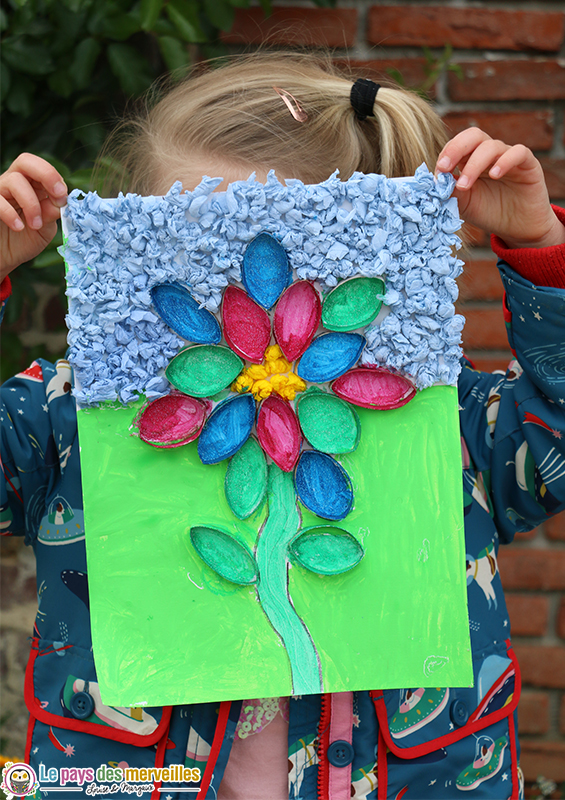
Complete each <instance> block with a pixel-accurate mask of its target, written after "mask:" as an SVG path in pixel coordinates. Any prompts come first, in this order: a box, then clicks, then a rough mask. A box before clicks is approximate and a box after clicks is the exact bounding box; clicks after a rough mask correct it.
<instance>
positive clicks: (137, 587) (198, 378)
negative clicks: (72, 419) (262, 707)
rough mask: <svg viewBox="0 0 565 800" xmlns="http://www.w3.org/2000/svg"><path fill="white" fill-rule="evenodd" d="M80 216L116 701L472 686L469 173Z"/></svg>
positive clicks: (98, 569) (77, 337) (81, 296)
mask: <svg viewBox="0 0 565 800" xmlns="http://www.w3.org/2000/svg"><path fill="white" fill-rule="evenodd" d="M220 180H221V179H209V178H205V179H204V180H203V181H202V183H201V184H200V186H198V187H197V188H196V189H195V190H194V191H193V192H182V191H181V187H180V184H176V185H175V186H173V188H172V189H171V191H170V192H169V193H168V194H167V195H166V196H165V197H139V196H136V195H128V196H127V197H123V196H120V197H119V198H118V199H115V200H104V199H100V198H99V197H98V196H97V195H95V194H88V195H86V196H80V195H79V194H78V193H73V194H72V195H71V197H70V199H69V205H68V207H67V209H66V211H65V213H64V217H63V223H64V231H65V245H64V255H65V259H66V262H67V266H68V273H67V280H68V292H67V294H68V296H69V316H68V325H69V345H70V360H71V363H72V364H73V367H74V369H75V379H76V388H75V395H76V397H77V401H78V406H79V410H78V422H79V438H80V444H81V466H82V472H83V492H84V501H85V531H86V539H87V556H88V571H89V585H90V598H91V608H92V625H93V645H94V655H95V660H96V667H97V673H98V678H99V682H100V690H101V693H102V698H103V700H104V702H105V703H106V704H110V705H118V706H130V705H151V706H152V705H160V704H178V703H185V702H204V701H211V700H222V699H237V698H241V697H244V698H253V697H276V696H284V695H289V694H304V693H316V692H322V691H349V690H355V689H359V690H360V689H371V688H392V687H400V686H414V685H417V686H422V687H426V686H437V685H441V686H462V685H470V683H471V682H472V670H471V660H470V645H469V632H468V620H467V611H466V575H465V559H464V553H465V550H464V543H463V521H462V487H461V483H460V478H459V475H460V474H461V473H460V468H461V455H460V446H459V433H458V406H457V394H456V389H455V386H454V384H455V382H456V379H457V375H458V371H459V357H460V350H459V340H460V334H461V329H462V318H461V317H458V316H457V315H455V314H454V308H453V301H454V299H455V297H456V296H457V289H456V285H455V278H456V277H457V275H458V274H459V272H460V269H461V262H460V261H458V259H457V258H456V257H455V256H454V255H453V252H452V251H453V248H454V247H455V246H457V243H458V239H457V237H456V236H455V231H456V230H457V229H458V228H459V226H460V220H459V218H458V215H457V208H456V204H455V201H454V200H452V199H450V194H451V190H452V178H451V176H448V175H440V176H439V178H438V179H437V180H436V179H435V178H434V177H433V176H432V175H431V174H430V173H429V172H428V170H427V169H426V168H425V167H424V166H422V167H421V168H420V169H419V170H418V171H417V172H416V175H415V176H414V177H412V178H406V179H401V180H389V179H386V178H384V177H383V176H378V175H361V174H355V175H354V176H353V177H352V178H350V179H349V180H348V181H345V182H342V181H340V180H339V179H338V177H337V175H334V176H332V177H331V178H330V179H329V180H327V181H326V182H325V183H323V184H320V185H316V186H308V185H304V184H302V183H301V182H300V181H297V180H292V181H288V182H287V184H286V185H283V184H281V183H280V182H279V181H278V180H277V178H276V177H275V175H274V174H273V173H271V174H270V175H269V177H268V180H267V183H266V185H263V184H261V183H259V182H257V181H255V179H254V176H251V178H250V179H249V180H248V181H241V182H238V183H234V184H231V185H230V186H229V188H228V190H227V191H226V192H225V193H219V192H218V193H215V192H214V189H215V187H216V186H217V185H218V183H219V182H220Z"/></svg>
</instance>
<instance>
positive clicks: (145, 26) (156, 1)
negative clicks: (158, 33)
mask: <svg viewBox="0 0 565 800" xmlns="http://www.w3.org/2000/svg"><path fill="white" fill-rule="evenodd" d="M162 8H163V0H141V6H140V9H139V22H140V25H141V28H142V30H144V31H152V30H153V28H154V26H155V23H156V22H157V20H158V19H159V14H160V13H161V9H162Z"/></svg>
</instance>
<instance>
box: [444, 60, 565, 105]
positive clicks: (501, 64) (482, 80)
mask: <svg viewBox="0 0 565 800" xmlns="http://www.w3.org/2000/svg"><path fill="white" fill-rule="evenodd" d="M459 66H460V67H461V69H462V70H463V75H464V78H463V80H460V79H459V78H458V77H457V76H456V75H455V73H453V72H449V73H448V86H449V96H450V98H451V99H452V100H479V101H481V102H482V101H484V100H561V99H563V98H564V97H565V62H561V63H560V62H559V61H550V60H546V59H543V60H534V59H528V60H527V61H517V60H515V59H504V60H500V61H461V62H459Z"/></svg>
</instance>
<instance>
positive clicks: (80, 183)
mask: <svg viewBox="0 0 565 800" xmlns="http://www.w3.org/2000/svg"><path fill="white" fill-rule="evenodd" d="M71 188H72V189H82V191H83V192H89V191H90V190H91V188H92V168H89V169H86V168H85V169H76V170H75V171H74V172H73V174H72V175H71V176H70V178H69V189H71Z"/></svg>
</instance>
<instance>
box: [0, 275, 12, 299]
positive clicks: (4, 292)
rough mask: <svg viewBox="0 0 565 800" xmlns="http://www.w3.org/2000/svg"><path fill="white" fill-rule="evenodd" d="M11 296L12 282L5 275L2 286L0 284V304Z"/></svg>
mask: <svg viewBox="0 0 565 800" xmlns="http://www.w3.org/2000/svg"><path fill="white" fill-rule="evenodd" d="M11 294H12V282H11V281H10V276H9V275H6V277H5V278H4V280H3V281H2V284H0V303H3V302H4V300H7V299H8V298H9V297H10V295H11Z"/></svg>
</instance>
